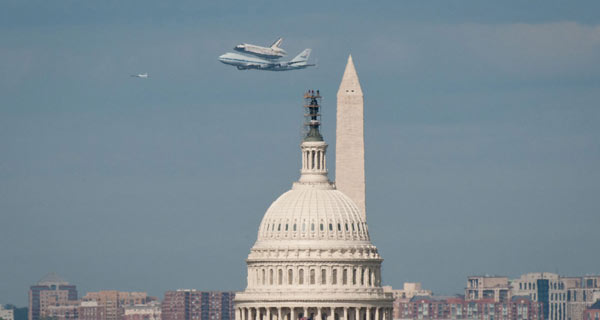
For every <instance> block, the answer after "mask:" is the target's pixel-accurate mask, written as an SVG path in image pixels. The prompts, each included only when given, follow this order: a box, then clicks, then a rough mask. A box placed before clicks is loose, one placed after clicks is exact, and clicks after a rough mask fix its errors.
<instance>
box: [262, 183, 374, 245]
mask: <svg viewBox="0 0 600 320" xmlns="http://www.w3.org/2000/svg"><path fill="white" fill-rule="evenodd" d="M328 186H330V185H328ZM261 240H262V241H266V240H344V241H348V240H355V241H369V233H368V229H367V224H366V222H365V221H364V219H363V218H362V215H361V214H360V211H359V209H358V207H357V206H356V204H354V202H352V200H351V199H350V198H349V197H348V196H346V195H345V194H343V193H342V192H340V191H338V190H336V189H335V188H333V187H329V188H323V187H321V188H319V187H316V186H310V185H303V184H296V185H295V186H294V188H293V189H292V190H290V191H288V192H286V193H284V194H282V195H281V196H280V197H279V198H278V199H277V200H275V202H273V204H271V206H270V207H269V209H268V210H267V212H266V213H265V215H264V217H263V220H262V222H261V224H260V228H259V231H258V241H259V242H260V241H261Z"/></svg>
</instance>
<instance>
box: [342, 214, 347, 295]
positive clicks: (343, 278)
mask: <svg viewBox="0 0 600 320" xmlns="http://www.w3.org/2000/svg"><path fill="white" fill-rule="evenodd" d="M346 226H348V225H347V224H346ZM342 284H343V285H346V284H348V269H346V268H344V271H342Z"/></svg>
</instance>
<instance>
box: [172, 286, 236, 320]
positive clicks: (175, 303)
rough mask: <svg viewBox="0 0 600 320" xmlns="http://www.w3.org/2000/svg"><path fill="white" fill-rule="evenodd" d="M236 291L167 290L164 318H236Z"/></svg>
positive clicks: (205, 319) (224, 319)
mask: <svg viewBox="0 0 600 320" xmlns="http://www.w3.org/2000/svg"><path fill="white" fill-rule="evenodd" d="M234 296H235V293H234V292H217V291H197V290H193V289H180V290H177V291H167V292H165V299H164V300H163V302H162V314H161V317H162V320H234V309H233V298H234Z"/></svg>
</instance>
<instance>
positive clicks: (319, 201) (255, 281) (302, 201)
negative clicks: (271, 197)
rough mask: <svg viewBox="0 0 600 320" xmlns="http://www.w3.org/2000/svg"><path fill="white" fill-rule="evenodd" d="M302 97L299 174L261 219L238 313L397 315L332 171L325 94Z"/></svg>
mask: <svg viewBox="0 0 600 320" xmlns="http://www.w3.org/2000/svg"><path fill="white" fill-rule="evenodd" d="M352 69H353V66H352V61H351V60H349V62H348V66H347V67H346V71H347V72H345V77H347V78H354V79H355V80H356V82H355V83H358V78H357V77H356V73H355V72H353V71H351V70H352ZM349 70H350V71H349ZM347 82H349V81H342V85H345V84H346V83H347ZM354 88H355V90H357V89H358V88H356V87H354ZM304 98H305V108H306V122H305V125H306V126H307V128H308V131H307V134H306V135H305V137H304V139H303V140H302V143H301V145H300V151H301V159H302V166H301V169H300V179H299V180H298V181H297V182H294V183H293V185H292V189H291V190H289V191H287V192H285V193H284V194H283V195H281V196H280V197H279V198H278V199H277V200H275V202H273V203H272V204H271V206H270V207H269V209H268V210H267V212H266V213H265V215H264V217H263V219H262V222H261V224H260V226H259V229H258V239H257V240H256V242H255V244H254V246H253V247H252V249H251V250H250V254H249V255H248V259H247V260H246V263H247V266H248V278H247V287H246V289H245V290H244V291H243V292H240V293H238V294H237V295H236V297H235V302H236V305H235V306H236V319H237V320H298V319H307V318H310V319H316V320H325V319H327V320H337V319H344V320H391V311H392V301H393V298H392V295H391V294H389V293H386V292H384V290H383V288H382V287H381V263H382V261H383V259H382V258H381V256H380V255H379V253H378V251H377V248H376V247H375V246H374V245H373V244H372V243H371V240H370V236H369V232H368V227H367V223H366V220H365V216H364V211H363V210H361V209H360V208H359V207H358V206H357V204H355V203H354V201H353V200H352V199H351V198H350V197H348V196H347V195H345V194H344V193H342V192H341V191H339V190H337V189H336V187H335V185H334V184H333V183H331V182H330V181H329V179H328V177H327V166H326V164H327V160H326V159H327V158H326V150H327V143H325V141H324V140H323V137H322V135H321V133H320V132H319V127H320V113H319V109H320V105H319V101H320V99H321V97H320V95H319V94H318V91H317V93H315V92H314V91H312V90H311V91H309V92H307V93H306V94H305V95H304Z"/></svg>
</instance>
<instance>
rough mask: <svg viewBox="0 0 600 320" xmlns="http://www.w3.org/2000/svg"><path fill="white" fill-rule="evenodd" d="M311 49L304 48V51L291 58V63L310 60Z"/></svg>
mask: <svg viewBox="0 0 600 320" xmlns="http://www.w3.org/2000/svg"><path fill="white" fill-rule="evenodd" d="M310 51H311V49H304V51H302V52H300V54H299V55H297V56H296V57H295V58H294V59H292V60H290V63H300V62H306V61H308V57H309V56H310Z"/></svg>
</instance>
